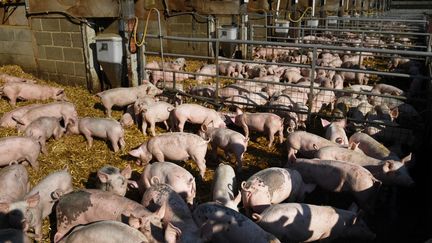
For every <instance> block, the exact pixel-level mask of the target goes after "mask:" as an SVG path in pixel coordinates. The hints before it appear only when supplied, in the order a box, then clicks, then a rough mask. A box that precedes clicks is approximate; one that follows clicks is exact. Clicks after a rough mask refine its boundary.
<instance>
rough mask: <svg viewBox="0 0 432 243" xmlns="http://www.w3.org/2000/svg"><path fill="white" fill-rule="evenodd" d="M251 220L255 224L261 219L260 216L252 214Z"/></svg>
mask: <svg viewBox="0 0 432 243" xmlns="http://www.w3.org/2000/svg"><path fill="white" fill-rule="evenodd" d="M252 218H253V219H254V220H255V222H258V221H260V220H261V219H262V216H261V215H259V214H257V213H253V214H252Z"/></svg>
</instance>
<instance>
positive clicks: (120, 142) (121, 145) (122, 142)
mask: <svg viewBox="0 0 432 243" xmlns="http://www.w3.org/2000/svg"><path fill="white" fill-rule="evenodd" d="M119 144H120V149H121V150H124V148H125V146H126V142H125V140H124V138H123V137H121V138H120V139H119Z"/></svg>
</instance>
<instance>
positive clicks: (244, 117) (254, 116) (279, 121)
mask: <svg viewBox="0 0 432 243" xmlns="http://www.w3.org/2000/svg"><path fill="white" fill-rule="evenodd" d="M234 124H236V125H237V126H241V127H242V128H243V131H244V133H245V137H246V138H249V129H250V130H252V131H258V132H264V133H265V134H266V135H267V139H268V140H269V143H268V145H267V146H268V147H271V146H272V145H273V141H274V134H275V133H276V132H277V133H278V134H279V142H280V143H282V142H283V129H284V128H283V124H284V119H283V118H280V116H278V115H276V114H273V113H243V111H242V110H240V109H237V116H236V117H235V118H234Z"/></svg>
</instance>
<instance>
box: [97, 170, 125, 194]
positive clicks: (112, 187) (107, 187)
mask: <svg viewBox="0 0 432 243" xmlns="http://www.w3.org/2000/svg"><path fill="white" fill-rule="evenodd" d="M131 175H132V169H131V167H130V165H127V166H126V167H125V168H124V169H123V170H122V171H120V170H119V169H118V168H117V167H114V166H111V165H105V166H104V167H102V168H100V169H99V170H98V171H97V177H98V179H99V180H98V183H97V186H96V187H97V188H99V189H101V190H102V191H108V192H112V193H115V194H117V195H120V196H124V195H126V191H127V187H128V184H130V183H133V182H131V181H129V180H128V179H129V178H130V177H131Z"/></svg>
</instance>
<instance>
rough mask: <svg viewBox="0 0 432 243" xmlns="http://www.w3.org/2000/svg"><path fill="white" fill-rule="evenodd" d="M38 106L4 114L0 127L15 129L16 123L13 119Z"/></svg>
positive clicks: (27, 106)
mask: <svg viewBox="0 0 432 243" xmlns="http://www.w3.org/2000/svg"><path fill="white" fill-rule="evenodd" d="M39 106H41V105H40V104H34V105H26V106H21V107H18V108H16V109H14V110H12V111H9V112H6V113H4V114H3V116H2V118H1V119H0V127H7V128H16V127H17V125H18V123H17V122H16V121H15V120H14V119H13V117H21V116H23V115H24V114H25V113H26V112H27V111H29V110H31V109H33V108H36V107H39Z"/></svg>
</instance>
